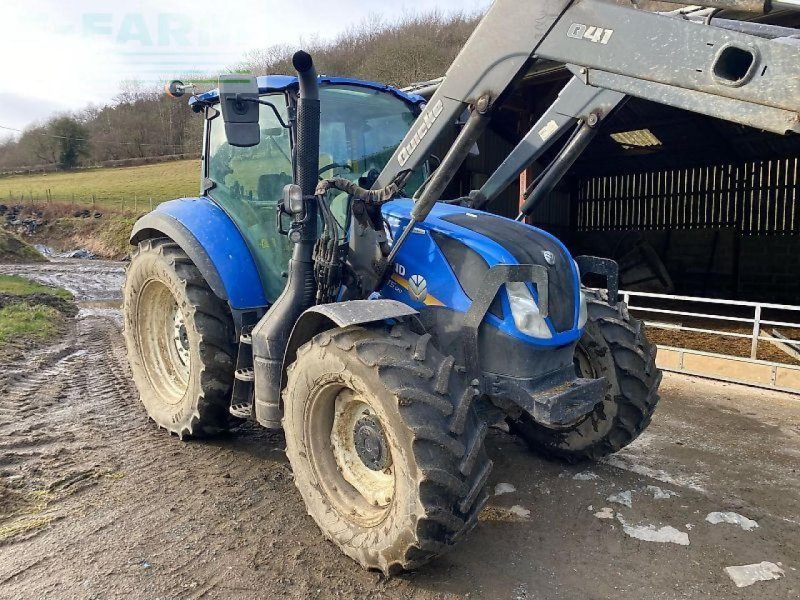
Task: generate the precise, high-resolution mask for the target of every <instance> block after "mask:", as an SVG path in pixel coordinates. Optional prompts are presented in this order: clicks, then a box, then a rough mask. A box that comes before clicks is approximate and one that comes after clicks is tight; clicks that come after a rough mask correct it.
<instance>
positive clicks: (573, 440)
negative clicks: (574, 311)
mask: <svg viewBox="0 0 800 600" xmlns="http://www.w3.org/2000/svg"><path fill="white" fill-rule="evenodd" d="M586 294H587V308H588V321H587V323H586V328H585V330H584V334H583V337H582V338H581V339H580V341H579V342H578V345H577V347H576V349H575V368H576V371H577V372H578V374H579V375H580V376H581V377H585V378H588V379H595V378H598V377H605V378H606V379H607V380H608V382H609V384H610V387H609V390H608V391H607V392H606V397H605V399H604V400H603V402H601V403H599V404H598V405H597V406H595V408H594V410H593V411H592V412H591V413H589V414H588V415H586V416H585V417H584V418H582V419H580V420H579V421H577V422H576V423H573V424H571V425H569V426H567V427H562V428H558V429H556V428H550V427H545V426H544V425H541V424H539V423H536V422H535V421H534V420H533V419H531V418H530V417H529V416H527V415H525V414H523V416H522V417H521V418H520V419H519V420H516V421H513V422H512V423H511V429H512V431H513V432H514V433H516V434H517V435H519V436H520V437H522V438H523V439H524V440H525V441H526V442H527V443H528V445H529V446H530V447H531V448H532V449H533V450H536V451H539V452H542V453H544V454H546V455H550V456H554V457H558V458H561V459H564V460H567V461H569V462H577V461H581V460H587V459H591V460H596V459H599V458H602V457H603V456H606V455H608V454H612V453H614V452H617V451H618V450H621V449H622V448H624V447H625V446H627V445H628V444H630V443H631V442H632V441H633V440H635V439H636V438H637V437H639V435H640V434H641V433H642V432H643V431H644V430H645V428H646V427H647V426H648V425H649V424H650V419H651V417H652V416H653V411H654V410H655V408H656V404H657V403H658V386H659V383H660V382H661V371H659V370H658V368H657V367H656V347H655V345H653V344H651V343H650V342H649V341H648V340H647V338H646V336H645V332H644V327H643V325H642V322H641V321H639V320H638V319H635V318H633V317H631V316H630V314H629V313H628V309H627V306H625V304H623V303H621V302H620V303H618V304H617V306H616V307H614V306H611V305H609V304H608V297H607V295H606V294H605V292H593V291H587V292H586Z"/></svg>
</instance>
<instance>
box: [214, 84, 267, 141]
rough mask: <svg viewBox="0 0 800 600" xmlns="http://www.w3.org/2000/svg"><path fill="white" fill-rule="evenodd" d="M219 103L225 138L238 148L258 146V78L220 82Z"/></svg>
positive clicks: (259, 134) (259, 137) (259, 132)
mask: <svg viewBox="0 0 800 600" xmlns="http://www.w3.org/2000/svg"><path fill="white" fill-rule="evenodd" d="M219 103H220V107H221V108H222V120H223V121H224V122H225V136H226V137H227V138H228V143H229V144H230V145H231V146H236V147H237V148H250V147H252V146H257V145H258V143H259V142H260V141H261V130H260V129H259V127H258V112H259V110H258V107H259V104H258V81H257V80H256V78H255V77H248V76H246V75H238V74H235V73H234V74H230V75H221V76H220V78H219Z"/></svg>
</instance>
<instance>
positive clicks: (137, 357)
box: [123, 238, 235, 438]
mask: <svg viewBox="0 0 800 600" xmlns="http://www.w3.org/2000/svg"><path fill="white" fill-rule="evenodd" d="M123 314H124V321H125V330H124V335H125V343H126V345H127V349H128V360H129V362H130V366H131V371H132V372H133V379H134V382H135V383H136V387H137V389H138V390H139V397H140V399H141V401H142V403H143V404H144V406H145V409H146V410H147V414H148V415H149V416H150V418H151V419H153V421H155V422H156V423H157V424H158V425H159V426H161V427H163V428H165V429H167V430H169V431H170V432H172V433H175V434H177V435H178V436H179V437H181V438H184V437H186V436H192V437H204V436H210V435H215V434H218V433H220V432H221V431H224V430H225V429H227V427H228V425H229V424H230V422H231V419H230V413H229V412H228V407H229V402H230V393H231V388H232V385H233V379H234V364H235V358H234V357H235V355H234V352H235V348H234V345H233V344H232V343H231V340H232V339H233V337H234V333H233V331H234V328H233V322H232V319H231V315H230V311H229V309H228V307H227V306H226V305H225V303H224V302H223V301H221V300H220V299H219V298H218V297H217V296H216V295H215V294H214V293H213V292H212V291H211V289H210V288H209V286H208V284H207V283H206V282H205V280H204V279H203V276H202V275H201V274H200V271H199V270H198V269H197V267H196V266H195V265H194V263H192V261H191V260H190V259H189V258H188V257H187V256H186V254H185V253H184V252H183V250H181V248H180V246H178V245H177V244H175V243H174V242H172V241H171V240H169V239H167V238H160V239H155V240H145V241H143V242H141V243H140V244H139V247H138V248H137V249H136V250H134V252H133V254H132V257H131V263H130V265H129V267H128V270H127V273H126V278H125V287H124V290H123Z"/></svg>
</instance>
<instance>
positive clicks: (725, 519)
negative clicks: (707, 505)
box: [706, 512, 758, 531]
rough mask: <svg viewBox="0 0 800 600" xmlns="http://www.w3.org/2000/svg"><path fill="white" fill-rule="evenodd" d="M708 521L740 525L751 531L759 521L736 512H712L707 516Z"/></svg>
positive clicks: (714, 523)
mask: <svg viewBox="0 0 800 600" xmlns="http://www.w3.org/2000/svg"><path fill="white" fill-rule="evenodd" d="M706 521H708V522H709V523H711V524H712V525H719V524H720V523H727V524H729V525H738V526H739V527H741V528H742V529H744V530H745V531H750V530H751V529H755V528H756V527H758V523H757V522H755V521H753V520H752V519H748V518H747V517H744V516H742V515H740V514H739V513H735V512H712V513H708V515H707V516H706Z"/></svg>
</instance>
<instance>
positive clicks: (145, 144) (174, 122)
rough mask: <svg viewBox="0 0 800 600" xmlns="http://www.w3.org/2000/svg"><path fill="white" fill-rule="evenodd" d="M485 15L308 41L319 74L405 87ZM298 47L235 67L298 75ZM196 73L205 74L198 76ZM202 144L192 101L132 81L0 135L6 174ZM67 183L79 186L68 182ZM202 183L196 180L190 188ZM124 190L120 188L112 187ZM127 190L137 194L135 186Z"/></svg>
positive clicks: (251, 57) (365, 25) (371, 26)
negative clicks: (96, 100)
mask: <svg viewBox="0 0 800 600" xmlns="http://www.w3.org/2000/svg"><path fill="white" fill-rule="evenodd" d="M478 18H479V17H478V15H471V14H462V13H456V14H448V15H445V14H443V13H440V12H437V11H433V12H427V13H420V14H416V15H411V16H407V17H405V18H403V19H400V20H399V21H395V22H392V23H384V22H381V20H380V18H377V19H376V18H375V17H370V18H369V19H365V20H364V21H362V22H361V24H360V25H358V24H357V25H354V26H352V27H351V28H350V29H349V30H347V31H345V32H344V33H342V34H341V35H339V36H338V37H336V38H335V39H333V40H331V41H322V42H320V41H313V40H312V41H304V42H303V43H302V46H303V48H304V49H306V50H308V51H310V52H311V53H312V54H313V55H314V57H315V61H316V63H317V66H318V69H319V71H320V73H324V74H326V75H340V76H348V77H358V78H362V79H370V80H374V81H381V82H384V83H389V84H393V85H396V86H403V85H407V84H409V83H413V82H415V81H421V80H426V79H431V78H434V77H439V76H441V75H442V74H443V73H444V72H445V71H446V70H447V67H448V66H449V65H450V63H451V62H452V61H453V58H455V56H456V55H457V54H458V52H459V50H460V49H461V47H462V46H463V45H464V42H465V41H466V40H467V38H468V37H469V35H470V34H471V33H472V31H473V29H474V28H475V25H476V24H477V22H478ZM297 49H299V48H298V47H297V46H295V45H293V46H273V47H270V48H264V49H258V50H253V51H251V52H249V53H247V54H246V55H245V56H243V57H241V60H240V61H238V63H237V64H234V65H231V68H236V69H237V70H239V69H241V70H248V71H250V72H251V73H253V74H256V75H264V74H274V73H292V72H293V69H292V66H291V56H292V54H293V53H294V51H295V50H297ZM176 75H177V74H176ZM217 75H218V74H215V73H209V74H208V79H210V80H212V81H213V80H214V79H215V78H216V77H217ZM193 78H194V79H195V80H197V79H204V78H203V77H198V76H197V75H196V74H195V76H194V77H193ZM208 87H209V86H206V87H205V88H204V89H207V88H208ZM211 87H213V86H211ZM201 144H202V118H201V117H200V116H199V115H196V114H194V113H192V111H191V110H190V109H189V107H188V106H187V103H186V101H185V99H181V100H175V99H174V98H169V97H167V96H166V95H165V94H164V92H163V89H162V88H160V87H159V88H158V89H154V88H147V87H144V86H142V85H140V84H139V83H137V82H126V83H125V84H124V87H123V88H122V89H121V90H120V93H119V94H118V95H117V96H116V97H115V98H113V99H112V98H109V101H108V103H107V104H106V105H105V106H100V107H96V106H95V107H86V108H81V107H77V106H76V107H74V111H72V112H71V113H65V114H60V115H55V116H53V117H52V118H51V119H50V120H48V121H47V122H45V123H41V124H36V125H32V126H30V127H28V128H27V129H26V130H25V131H24V132H22V134H21V135H20V136H19V137H18V138H17V139H14V138H7V139H2V138H0V173H2V172H7V173H9V172H16V171H20V170H41V169H42V168H51V169H52V168H54V167H55V168H59V169H62V170H70V169H74V168H76V167H85V166H92V165H97V164H99V163H102V162H106V161H119V160H131V159H134V160H140V159H148V158H152V157H156V156H166V155H175V154H191V153H196V152H198V151H199V149H200V146H201ZM195 181H196V178H195ZM40 187H41V188H42V189H44V186H40ZM65 187H66V189H68V190H69V191H70V192H72V189H73V188H71V187H70V186H69V184H65ZM196 187H197V186H196V185H195V184H194V183H192V185H191V187H190V188H188V189H189V192H192V191H194V189H195V188H196ZM7 189H8V188H7V187H4V188H0V199H3V200H4V199H5V198H7V193H6V190H7ZM15 191H16V192H17V193H19V192H21V191H23V190H20V189H17V190H15ZM24 191H25V192H26V193H27V192H28V190H24ZM119 191H120V190H119V189H118V188H117V187H114V188H113V193H117V192H119ZM127 191H129V192H130V193H131V194H132V193H133V191H135V190H127ZM189 192H180V193H189ZM34 193H35V190H34ZM76 193H77V192H76ZM139 193H141V194H142V195H148V196H149V195H151V194H152V195H153V196H154V197H167V196H170V195H180V193H176V191H175V188H174V187H173V188H170V191H169V192H161V193H160V192H159V190H157V189H154V190H141V191H140V192H139Z"/></svg>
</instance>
